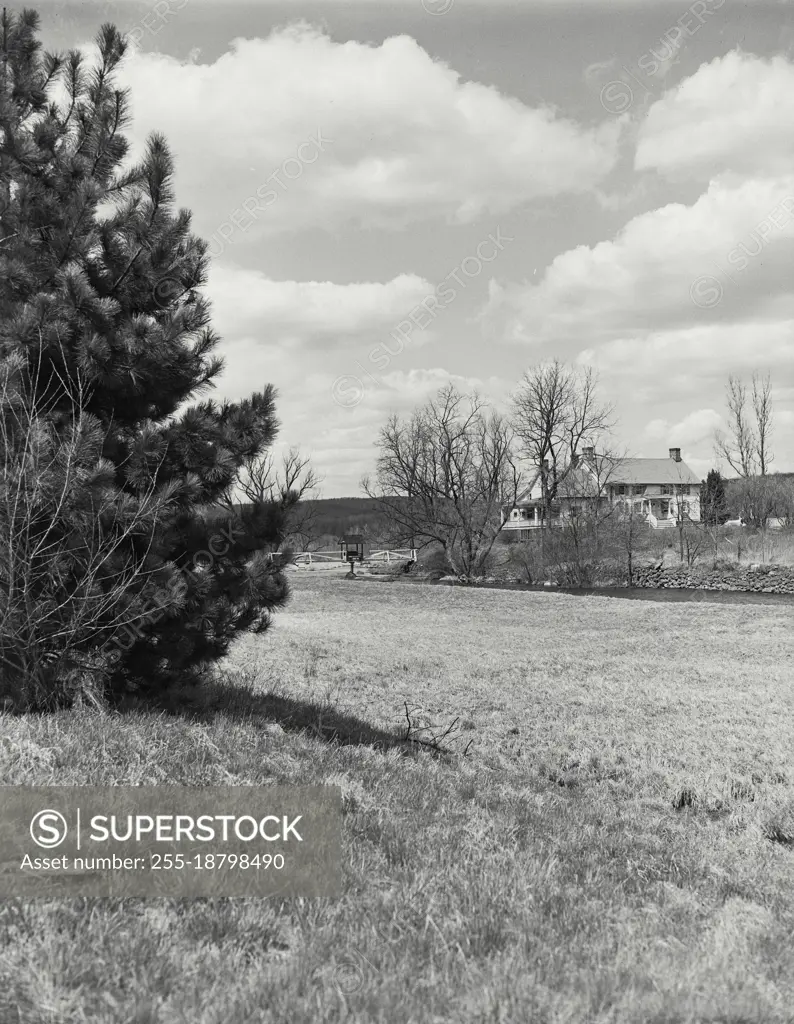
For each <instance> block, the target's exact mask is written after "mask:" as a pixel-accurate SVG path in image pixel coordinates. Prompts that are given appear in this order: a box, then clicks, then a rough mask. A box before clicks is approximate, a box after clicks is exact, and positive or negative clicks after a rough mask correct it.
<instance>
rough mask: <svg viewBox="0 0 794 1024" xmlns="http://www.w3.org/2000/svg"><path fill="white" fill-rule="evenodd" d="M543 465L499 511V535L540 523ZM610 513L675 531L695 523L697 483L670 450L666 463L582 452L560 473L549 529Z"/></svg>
mask: <svg viewBox="0 0 794 1024" xmlns="http://www.w3.org/2000/svg"><path fill="white" fill-rule="evenodd" d="M544 474H545V475H547V476H548V475H549V474H551V469H550V467H549V465H548V463H546V464H545V465H544V466H542V467H538V468H537V470H536V471H535V473H534V475H533V477H532V479H531V481H530V484H529V487H528V488H527V489H526V490H525V491H524V492H523V493H522V494H521V495H520V496H519V498H518V501H517V502H516V503H515V506H505V507H503V509H502V523H503V529H504V530H508V531H512V530H518V531H522V532H523V531H529V530H533V529H537V528H539V527H540V526H542V525H543V524H544V522H545V506H544V501H543V478H544ZM610 507H614V508H615V509H616V511H617V512H618V513H619V514H623V515H626V514H629V513H631V514H633V515H636V516H639V517H641V518H642V519H643V520H644V521H645V522H647V523H648V525H649V526H650V527H652V528H653V529H654V530H661V529H665V528H668V529H669V528H671V527H675V526H676V524H677V523H679V522H680V521H681V520H682V519H683V520H684V521H688V522H695V523H696V522H699V521H700V480H699V478H698V477H697V476H696V474H695V473H693V471H692V470H691V469H690V468H689V466H687V464H686V463H685V462H683V461H682V460H681V449H680V448H671V449H670V452H669V458H666V459H612V458H609V457H608V456H600V455H596V453H595V451H594V449H593V448H585V449H584V450H583V451H582V454H581V455H580V456H577V457H575V458H574V459H573V460H572V462H571V464H570V465H568V466H566V467H565V469H564V470H563V471H562V472H561V473H560V477H559V480H558V483H557V494H556V498H555V500H554V501H553V502H552V507H551V520H550V525H551V526H562V525H564V523H565V522H566V520H570V519H571V518H572V517H573V516H575V515H577V514H581V513H586V512H587V511H591V512H592V511H596V510H597V511H598V512H599V513H600V514H601V513H604V512H606V511H608V510H609V508H610Z"/></svg>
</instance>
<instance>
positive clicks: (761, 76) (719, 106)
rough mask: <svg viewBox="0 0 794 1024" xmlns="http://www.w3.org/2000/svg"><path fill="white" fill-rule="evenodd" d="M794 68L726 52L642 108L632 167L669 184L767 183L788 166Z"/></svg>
mask: <svg viewBox="0 0 794 1024" xmlns="http://www.w3.org/2000/svg"><path fill="white" fill-rule="evenodd" d="M793 122H794V64H793V63H792V62H791V61H789V60H787V59H786V58H785V57H784V56H782V55H777V56H775V57H772V58H771V59H762V58H759V57H756V56H754V55H752V54H746V53H741V52H738V51H732V52H730V53H727V54H725V56H723V57H718V58H716V59H715V60H713V61H712V62H711V63H710V64H704V65H703V66H702V67H701V68H700V69H699V70H698V71H697V72H696V73H695V74H693V75H692V76H690V77H689V78H686V79H685V80H684V81H682V82H681V83H680V84H679V85H678V86H676V88H674V89H671V90H670V91H669V92H667V93H666V94H665V95H664V96H663V97H662V98H661V99H660V100H659V101H658V102H656V103H654V104H653V105H652V106H651V108H650V109H649V111H648V113H647V115H646V117H645V120H644V122H643V123H642V125H641V127H640V130H639V136H638V139H637V151H636V157H635V168H636V169H637V170H649V169H655V170H657V171H659V172H660V173H662V174H664V175H667V176H670V177H679V178H683V177H689V178H695V179H700V180H706V181H707V180H709V178H711V177H714V176H715V175H718V174H719V175H725V174H727V173H732V174H734V175H744V176H750V177H752V176H758V175H765V176H773V175H776V174H780V175H785V174H788V173H790V171H791V167H792V164H793V163H794V133H792V131H791V124H792V123H793Z"/></svg>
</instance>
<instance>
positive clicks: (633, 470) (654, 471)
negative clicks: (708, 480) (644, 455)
mask: <svg viewBox="0 0 794 1024" xmlns="http://www.w3.org/2000/svg"><path fill="white" fill-rule="evenodd" d="M604 461H605V460H601V466H600V473H601V488H600V489H601V493H603V492H604V489H605V487H607V486H609V484H697V485H699V484H700V478H699V477H698V476H697V475H696V474H695V473H693V472H692V470H691V469H690V468H689V466H687V464H686V463H685V462H674V461H673V459H669V458H668V459H619V460H617V463H616V465H615V468H614V469H613V470H612V471H611V472H610V470H609V468H608V466H606V465H604ZM539 476H540V470H539V469H537V470H535V472H534V473H533V475H532V477H531V478H530V481H529V486H528V487H526V488H525V489H524V491H523V492H522V493H521V494H520V495H519V497H518V499H517V503H518V504H521V503H522V502H527V501H529V500H530V495H531V493H532V489H533V487H534V486H535V484H536V483H537V480H538V477H539ZM598 493H599V486H598V482H597V480H596V477H595V475H594V474H593V473H591V472H589V471H588V470H587V468H586V465H585V464H584V463H580V464H579V465H578V466H577V467H571V466H568V467H567V469H566V470H564V471H563V473H561V474H560V479H559V481H558V485H557V495H558V497H563V498H584V497H595V496H596V495H597V494H598Z"/></svg>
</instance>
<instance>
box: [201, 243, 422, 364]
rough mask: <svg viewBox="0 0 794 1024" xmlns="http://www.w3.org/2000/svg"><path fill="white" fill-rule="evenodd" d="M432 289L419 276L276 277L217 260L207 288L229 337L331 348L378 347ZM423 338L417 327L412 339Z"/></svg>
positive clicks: (219, 324) (218, 320) (263, 343)
mask: <svg viewBox="0 0 794 1024" xmlns="http://www.w3.org/2000/svg"><path fill="white" fill-rule="evenodd" d="M433 293H434V288H433V285H431V284H430V282H429V281H426V280H424V279H423V278H421V277H418V276H417V275H416V274H401V275H400V276H399V277H396V278H394V279H393V280H392V281H388V282H386V283H385V284H381V283H377V282H360V283H359V282H356V283H353V284H345V285H341V284H334V283H333V282H331V281H273V280H270V279H269V278H267V277H265V276H264V275H263V274H261V273H260V272H259V271H256V270H246V269H242V268H233V267H228V266H224V265H223V264H221V263H217V262H216V263H214V264H213V265H212V269H211V271H210V277H209V282H208V286H207V295H208V297H209V298H210V299H211V300H212V304H213V324H214V325H215V327H216V329H217V330H218V331H219V333H220V334H221V335H222V336H223V337H225V338H227V339H228V340H230V341H236V342H237V343H239V342H241V341H243V340H244V339H250V341H251V343H252V344H254V345H256V344H259V345H261V346H263V347H266V346H267V345H268V343H269V344H270V345H275V344H281V345H284V343H285V341H286V342H289V343H290V347H294V346H295V345H298V344H304V345H315V346H316V345H321V346H322V347H323V348H324V349H325V350H326V351H329V352H338V351H340V350H342V349H345V348H351V347H354V346H358V347H360V346H361V343H362V339H364V340H366V339H367V338H372V344H373V345H375V344H376V343H377V341H378V340H379V339H380V338H381V337H388V335H389V332H390V331H391V330H392V329H393V328H394V327H395V326H396V324H398V323H399V322H400V321H401V320H402V319H403V318H404V317H405V316H407V314H408V313H409V312H410V311H411V310H413V309H414V308H415V307H416V306H417V304H419V303H421V302H422V300H423V299H425V298H426V297H427V296H428V295H432V294H433ZM424 334H425V335H427V332H424ZM421 338H422V332H418V331H417V332H415V333H414V335H413V336H412V337H411V339H410V340H412V341H417V340H421Z"/></svg>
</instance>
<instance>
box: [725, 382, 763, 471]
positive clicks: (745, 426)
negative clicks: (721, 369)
mask: <svg viewBox="0 0 794 1024" xmlns="http://www.w3.org/2000/svg"><path fill="white" fill-rule="evenodd" d="M725 391H726V401H727V406H728V434H727V435H726V434H724V433H722V432H718V433H717V434H716V436H715V449H716V452H717V455H719V456H720V457H721V458H723V459H725V461H726V462H727V463H728V465H729V466H730V467H731V469H732V470H733V471H734V473H736V475H737V476H740V477H751V476H766V475H767V474H768V473H769V469H770V467H771V465H772V462H773V461H774V454H773V453H772V451H771V450H770V441H771V438H772V430H773V410H772V388H771V382H770V377H769V374H768V373H767V374H766V375H765V376H761V374H760V373H758V372H757V371H756V372H754V373H753V377H752V382H751V387H750V394H749V396H748V389H747V385H746V384H745V383H744V382H743V381H741V380H740V379H739V378H738V377H734V376H730V377H729V378H728V383H727V385H726V389H725Z"/></svg>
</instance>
